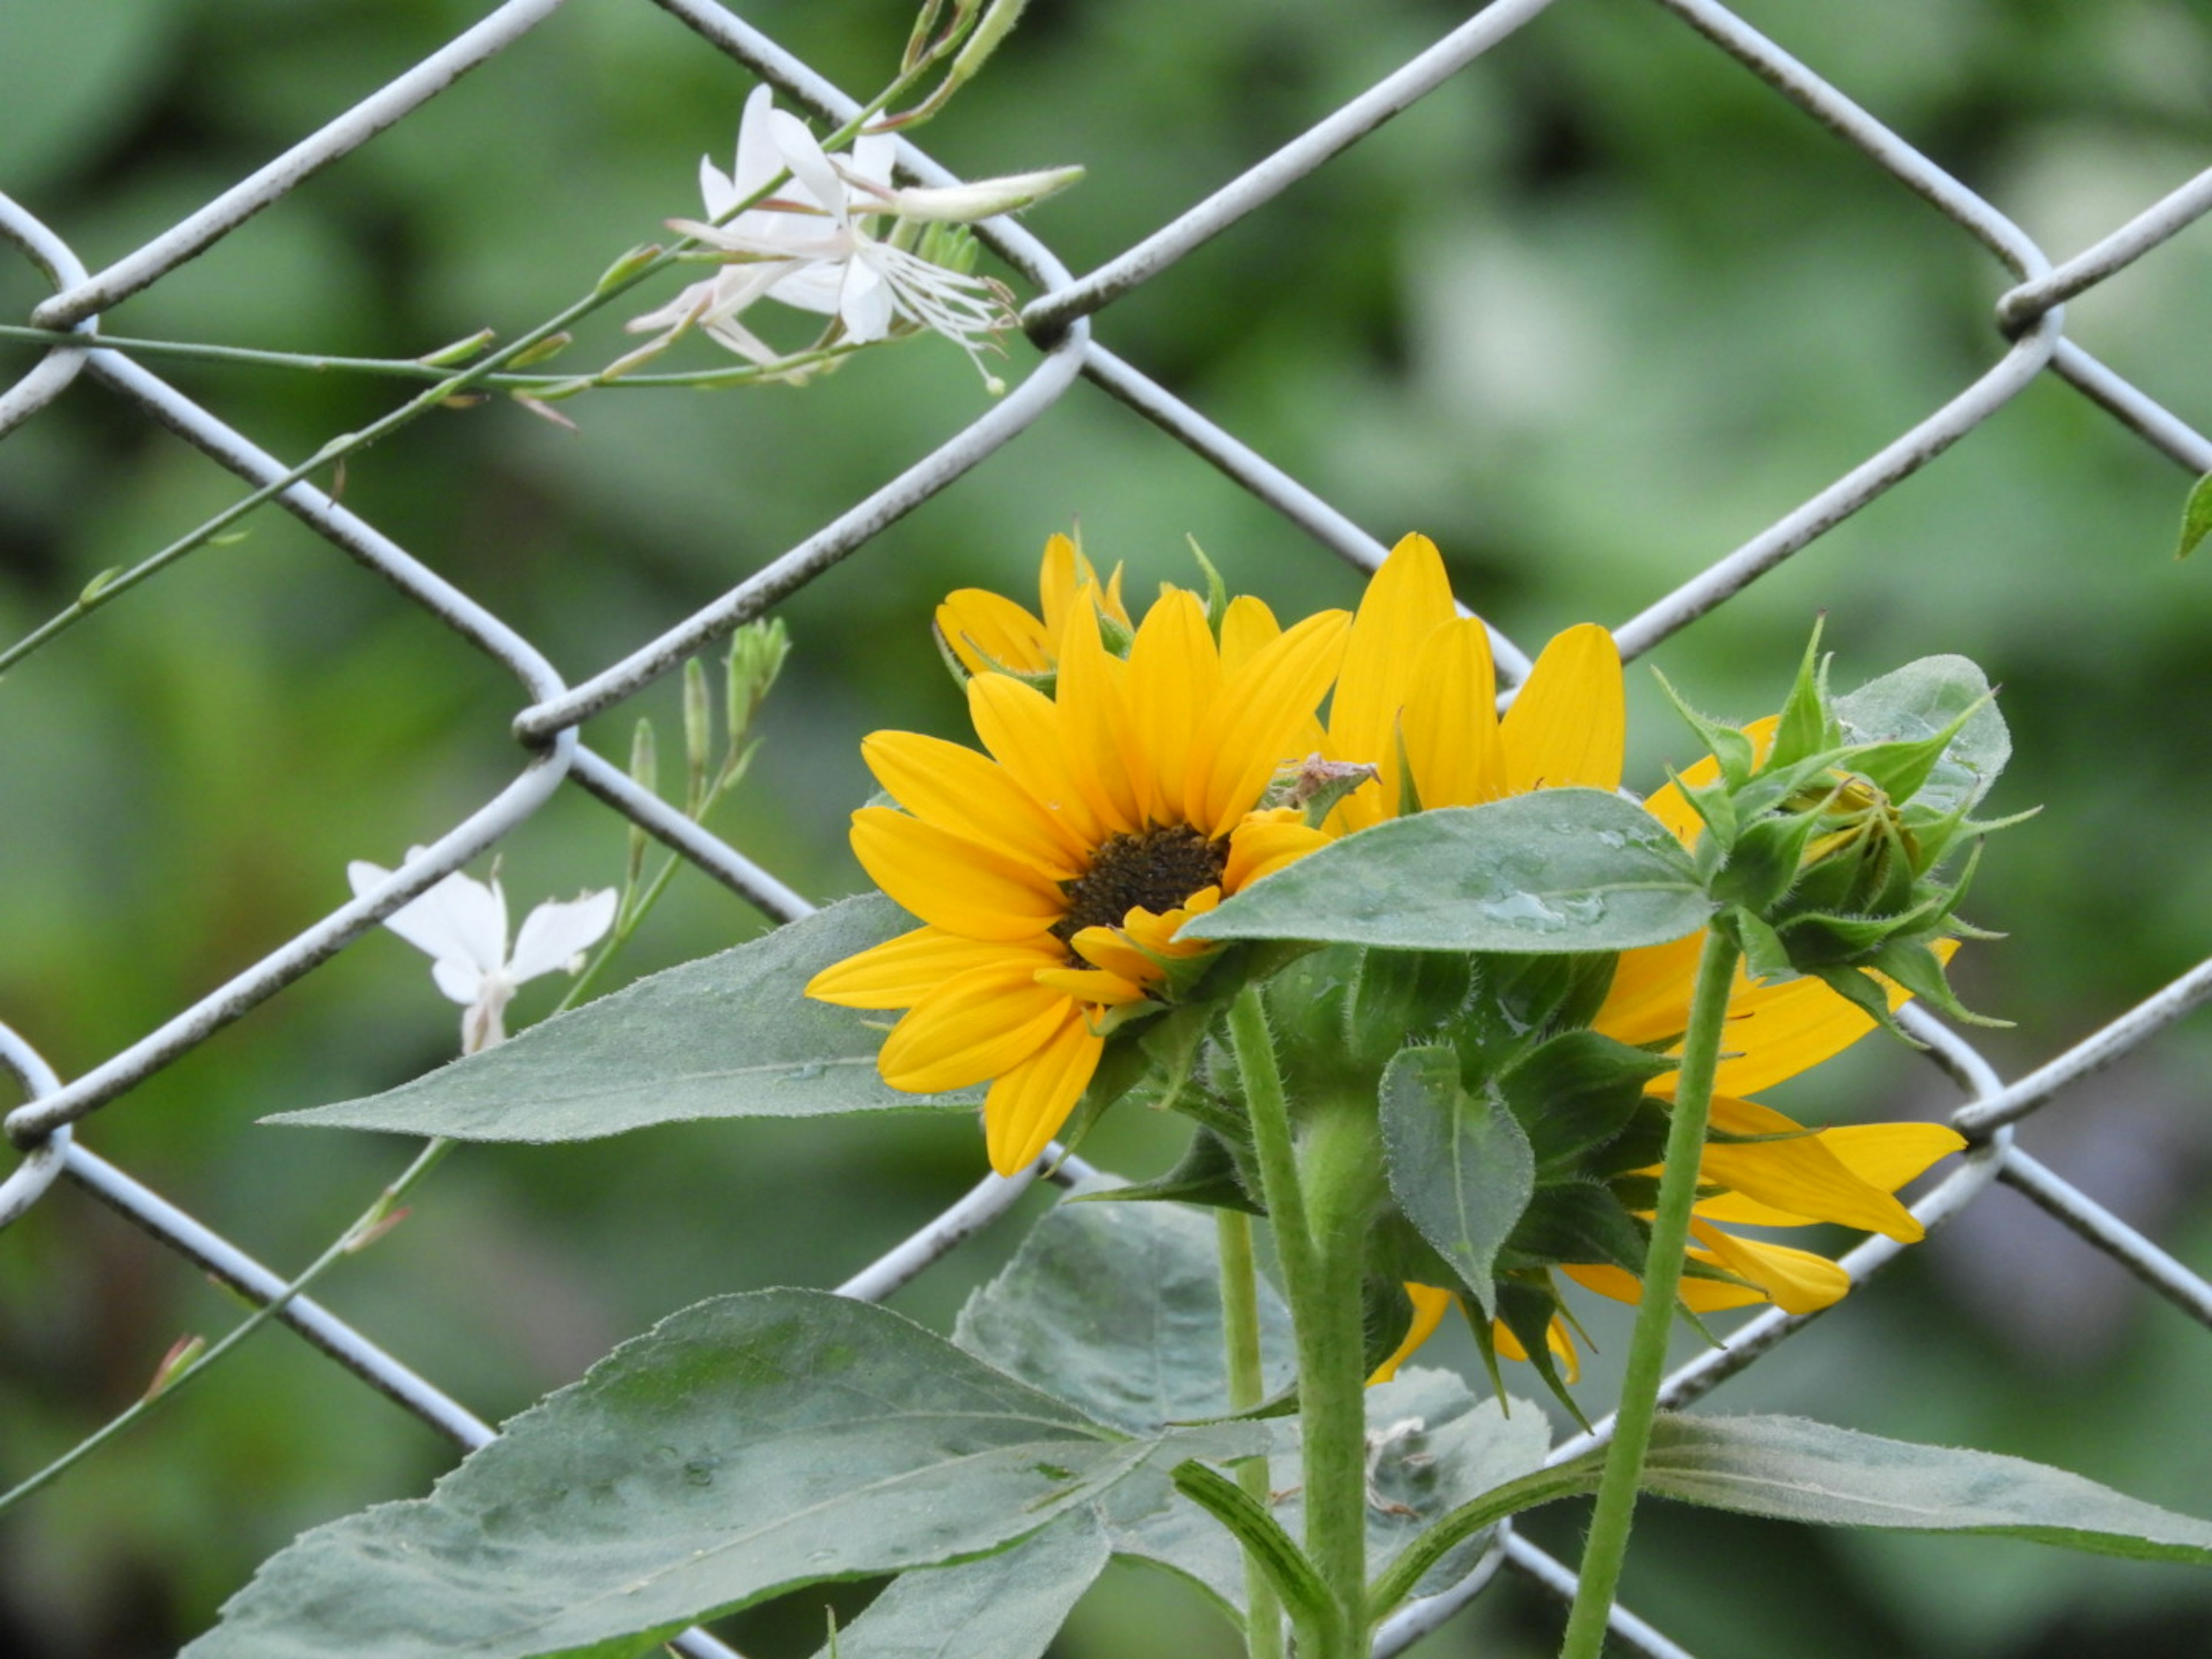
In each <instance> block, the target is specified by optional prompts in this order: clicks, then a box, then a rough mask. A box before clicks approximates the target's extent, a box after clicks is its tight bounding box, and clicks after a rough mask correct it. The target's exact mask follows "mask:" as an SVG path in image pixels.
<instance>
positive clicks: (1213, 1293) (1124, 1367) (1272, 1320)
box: [955, 1204, 1550, 1617]
mask: <svg viewBox="0 0 2212 1659" xmlns="http://www.w3.org/2000/svg"><path fill="white" fill-rule="evenodd" d="M1218 1281H1219V1268H1218V1265H1217V1257H1216V1255H1215V1246H1214V1225H1213V1222H1212V1219H1211V1218H1207V1217H1201V1216H1199V1215H1196V1214H1194V1213H1192V1212H1190V1211H1188V1210H1186V1209H1183V1208H1182V1207H1181V1206H1177V1205H1174V1204H1070V1205H1064V1206H1061V1207H1060V1208H1059V1209H1057V1210H1054V1211H1053V1212H1050V1213H1048V1215H1046V1216H1045V1217H1044V1218H1042V1220H1041V1221H1040V1222H1039V1223H1038V1225H1037V1226H1036V1230H1035V1231H1033V1232H1032V1233H1031V1234H1030V1237H1029V1239H1028V1240H1027V1241H1026V1242H1025V1243H1024V1245H1023V1247H1022V1249H1021V1251H1020V1252H1019V1254H1018V1255H1016V1256H1015V1258H1014V1260H1013V1261H1012V1263H1010V1264H1009V1265H1008V1266H1007V1267H1006V1271H1005V1272H1004V1273H1000V1275H999V1277H998V1278H997V1279H994V1280H993V1281H992V1282H991V1283H990V1284H989V1285H986V1286H984V1287H983V1288H982V1289H981V1290H980V1291H977V1292H976V1293H975V1296H973V1297H970V1298H969V1304H968V1306H967V1308H966V1309H965V1310H963V1312H962V1314H961V1316H960V1322H959V1325H958V1327H957V1332H956V1335H955V1340H957V1341H958V1342H959V1343H960V1344H961V1345H962V1346H964V1347H966V1348H967V1349H968V1350H969V1352H973V1353H975V1354H977V1355H979V1356H980V1357H981V1358H985V1359H987V1360H989V1361H990V1362H991V1363H992V1364H994V1365H997V1366H999V1367H1000V1368H1001V1369H1003V1370H1007V1371H1010V1372H1012V1374H1013V1375H1014V1376H1018V1377H1020V1378H1021V1379H1022V1380H1023V1381H1024V1382H1028V1383H1034V1384H1036V1386H1037V1387H1039V1388H1042V1389H1048V1390H1049V1391H1051V1392H1052V1393H1054V1394H1055V1395H1060V1396H1061V1397H1063V1398H1066V1399H1068V1400H1072V1401H1074V1402H1076V1403H1077V1404H1079V1405H1080V1406H1081V1407H1083V1408H1084V1409H1085V1411H1086V1412H1088V1413H1091V1414H1092V1415H1094V1416H1096V1417H1098V1418H1100V1419H1103V1420H1105V1421H1108V1422H1112V1423H1116V1424H1119V1425H1121V1426H1123V1427H1125V1428H1130V1429H1137V1430H1144V1429H1147V1428H1151V1427H1153V1426H1154V1425H1158V1424H1160V1423H1163V1422H1165V1421H1169V1420H1171V1419H1176V1418H1190V1417H1196V1416H1202V1415H1206V1414H1210V1413H1218V1412H1220V1411H1221V1410H1223V1409H1224V1407H1225V1402H1226V1401H1227V1398H1228V1380H1227V1371H1226V1365H1225V1360H1224V1358H1223V1357H1222V1334H1221V1301H1220V1291H1219V1287H1218ZM1260 1310H1261V1327H1262V1346H1263V1348H1264V1349H1265V1350H1266V1351H1267V1352H1268V1353H1269V1355H1270V1364H1269V1366H1268V1375H1267V1383H1268V1387H1269V1389H1270V1390H1271V1391H1272V1390H1273V1389H1274V1388H1276V1387H1277V1386H1279V1385H1280V1384H1282V1383H1287V1382H1288V1380H1289V1377H1290V1364H1289V1360H1288V1357H1287V1356H1288V1355H1289V1352H1290V1347H1291V1339H1290V1322H1289V1315H1288V1313H1287V1312H1286V1310H1285V1309H1284V1306H1283V1304H1282V1300H1281V1298H1280V1297H1278V1296H1277V1295H1276V1293H1275V1291H1274V1290H1273V1287H1272V1286H1270V1285H1267V1284H1266V1283H1265V1282H1264V1281H1262V1283H1261V1286H1260ZM1367 1410H1368V1419H1369V1421H1370V1423H1371V1424H1372V1425H1374V1428H1375V1430H1376V1432H1377V1433H1378V1434H1380V1433H1383V1432H1385V1431H1389V1430H1390V1429H1391V1428H1393V1427H1394V1426H1395V1427H1396V1428H1397V1430H1398V1433H1397V1435H1396V1437H1395V1438H1393V1439H1391V1440H1390V1441H1389V1443H1388V1444H1386V1445H1383V1446H1382V1447H1381V1448H1380V1449H1378V1451H1377V1454H1376V1462H1375V1478H1374V1485H1375V1488H1376V1495H1377V1496H1378V1497H1379V1498H1382V1499H1383V1503H1382V1504H1381V1505H1380V1506H1377V1507H1372V1508H1370V1510H1369V1511H1368V1517H1367V1520H1368V1553H1369V1555H1370V1559H1372V1561H1373V1563H1374V1565H1376V1568H1377V1570H1380V1569H1381V1567H1382V1566H1383V1565H1384V1564H1386V1563H1387V1562H1389V1560H1390V1559H1393V1558H1394V1557H1395V1556H1396V1555H1397V1554H1398V1553H1399V1552H1400V1551H1401V1550H1402V1549H1403V1548H1404V1547H1405V1546H1406V1545H1407V1542H1408V1541H1411V1539H1412V1538H1413V1535H1414V1534H1416V1533H1418V1532H1419V1530H1420V1529H1421V1528H1422V1527H1424V1526H1425V1525H1426V1524H1427V1523H1428V1522H1430V1521H1432V1520H1434V1519H1436V1518H1437V1516H1442V1515H1443V1514H1445V1513H1447V1512H1449V1510H1453V1509H1455V1508H1456V1507H1458V1506H1459V1505H1460V1504H1463V1503H1465V1502H1467V1501H1468V1499H1469V1498H1473V1497H1474V1496H1475V1495H1476V1494H1477V1493H1479V1492H1486V1491H1489V1490H1490V1489H1491V1488H1492V1487H1493V1486H1499V1485H1502V1484H1503V1483H1504V1482H1505V1481H1508V1480H1512V1479H1513V1478H1514V1477H1516V1476H1517V1475H1520V1474H1525V1473H1527V1472H1528V1470H1530V1469H1533V1468H1535V1467H1536V1466H1537V1465H1538V1464H1539V1463H1541V1462H1542V1461H1543V1457H1544V1453H1545V1450H1546V1449H1547V1446H1548V1445H1549V1443H1550V1435H1549V1432H1548V1430H1547V1426H1546V1424H1545V1419H1544V1415H1543V1413H1541V1411H1538V1410H1537V1409H1536V1408H1535V1407H1533V1406H1527V1405H1520V1406H1518V1407H1516V1410H1515V1412H1514V1413H1513V1415H1512V1417H1511V1418H1510V1419H1508V1418H1507V1417H1506V1416H1505V1415H1504V1413H1502V1412H1501V1411H1500V1410H1499V1409H1498V1406H1497V1405H1496V1404H1495V1403H1493V1402H1491V1401H1484V1402H1482V1403H1480V1404H1478V1403H1476V1401H1475V1400H1474V1396H1473V1395H1470V1394H1469V1393H1468V1389H1467V1385H1466V1384H1465V1383H1462V1381H1461V1380H1460V1379H1459V1378H1458V1377H1456V1376H1452V1375H1450V1374H1449V1372H1444V1371H1436V1370H1419V1369H1412V1368H1409V1369H1407V1370H1405V1371H1403V1372H1401V1374H1400V1375H1399V1377H1398V1379H1397V1381H1395V1382H1394V1383H1386V1384H1384V1385H1383V1386H1382V1387H1380V1388H1374V1389H1369V1390H1368V1391H1367ZM1414 1425H1418V1426H1414ZM1249 1426H1251V1427H1252V1428H1254V1429H1255V1430H1257V1431H1265V1432H1268V1433H1270V1434H1271V1436H1272V1444H1273V1450H1272V1452H1271V1453H1270V1459H1269V1468H1270V1480H1271V1483H1272V1485H1273V1488H1274V1489H1275V1490H1276V1491H1278V1492H1293V1493H1294V1492H1295V1489H1296V1488H1297V1486H1298V1484H1299V1482H1300V1481H1301V1480H1303V1479H1304V1477H1303V1475H1302V1474H1300V1473H1299V1452H1298V1436H1297V1424H1296V1422H1294V1421H1277V1422H1274V1423H1272V1424H1268V1425H1249ZM1097 1508H1098V1510H1099V1512H1100V1514H1101V1515H1102V1516H1103V1517H1104V1519H1105V1521H1106V1523H1107V1528H1108V1532H1109V1537H1110V1539H1111V1541H1112V1544H1113V1548H1114V1551H1115V1553H1116V1554H1119V1555H1125V1556H1131V1557H1133V1558H1136V1559H1141V1560H1147V1561H1152V1562H1154V1563H1156V1564H1158V1565H1161V1566H1164V1567H1167V1568H1169V1569H1170V1570H1171V1571H1176V1572H1179V1573H1181V1574H1182V1575H1183V1576H1184V1577H1188V1578H1189V1579H1190V1580H1192V1581H1193V1582H1194V1583H1196V1584H1198V1585H1199V1586H1200V1588H1201V1589H1205V1590H1206V1591H1207V1592H1209V1593H1210V1594H1211V1595H1212V1596H1213V1597H1214V1598H1215V1599H1216V1600H1217V1601H1218V1602H1219V1603H1220V1605H1221V1606H1222V1607H1223V1608H1224V1609H1225V1610H1226V1611H1227V1612H1228V1613H1230V1614H1231V1616H1232V1617H1241V1616H1242V1611H1241V1610H1242V1607H1243V1600H1244V1560H1243V1553H1242V1551H1241V1550H1240V1549H1239V1547H1238V1546H1237V1540H1236V1539H1235V1538H1234V1537H1233V1536H1232V1535H1231V1534H1230V1533H1229V1532H1228V1531H1227V1530H1226V1529H1225V1528H1224V1527H1223V1526H1222V1525H1221V1523H1220V1522H1218V1521H1216V1520H1215V1519H1214V1518H1213V1517H1212V1516H1210V1515H1207V1514H1206V1512H1205V1511H1204V1510H1201V1509H1200V1507H1199V1506H1198V1505H1197V1504H1194V1503H1192V1502H1191V1501H1190V1499H1188V1498H1185V1497H1184V1496H1183V1495H1182V1493H1181V1492H1177V1491H1176V1489H1175V1486H1174V1483H1173V1481H1172V1480H1171V1479H1170V1472H1169V1471H1168V1470H1167V1469H1165V1468H1163V1467H1162V1466H1161V1464H1160V1463H1159V1462H1158V1460H1157V1459H1155V1460H1154V1461H1153V1462H1151V1463H1148V1464H1147V1465H1146V1467H1144V1468H1141V1469H1139V1470H1136V1471H1134V1472H1133V1474H1131V1475H1130V1476H1129V1478H1127V1479H1126V1480H1121V1481H1120V1482H1118V1483H1117V1484H1115V1486H1113V1488H1112V1489H1111V1490H1110V1491H1108V1492H1105V1493H1104V1494H1103V1496H1102V1497H1100V1498H1098V1499H1097ZM1274 1515H1275V1518H1276V1519H1277V1520H1278V1521H1279V1522H1282V1524H1283V1526H1284V1528H1285V1530H1286V1531H1288V1532H1289V1533H1290V1534H1291V1537H1293V1538H1297V1537H1300V1536H1302V1535H1303V1533H1304V1525H1305V1519H1304V1506H1303V1504H1302V1503H1301V1502H1300V1500H1299V1499H1298V1498H1297V1497H1296V1496H1295V1495H1293V1496H1291V1497H1290V1498H1285V1500H1284V1501H1282V1502H1281V1503H1279V1504H1276V1505H1275V1506H1274ZM1479 1544H1480V1541H1476V1542H1475V1543H1474V1544H1470V1545H1469V1546H1468V1548H1474V1547H1479ZM1463 1556H1464V1552H1462V1555H1461V1556H1460V1557H1455V1558H1454V1559H1450V1560H1447V1561H1446V1562H1445V1564H1444V1565H1443V1568H1442V1569H1440V1570H1439V1573H1438V1574H1437V1577H1442V1576H1443V1575H1444V1574H1448V1573H1449V1571H1450V1570H1451V1569H1452V1567H1453V1566H1454V1565H1456V1562H1457V1561H1458V1560H1459V1559H1463Z"/></svg>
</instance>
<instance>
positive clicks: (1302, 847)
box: [1221, 807, 1332, 893]
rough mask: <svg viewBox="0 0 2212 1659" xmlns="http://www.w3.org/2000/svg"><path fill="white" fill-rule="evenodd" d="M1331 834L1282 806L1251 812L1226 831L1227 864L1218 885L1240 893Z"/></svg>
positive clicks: (1323, 843)
mask: <svg viewBox="0 0 2212 1659" xmlns="http://www.w3.org/2000/svg"><path fill="white" fill-rule="evenodd" d="M1331 839H1332V837H1331V836H1329V834H1328V832H1327V831H1326V830H1322V829H1315V828H1314V827H1313V826H1312V825H1310V824H1309V823H1307V822H1306V821H1305V820H1304V817H1300V816H1299V814H1297V812H1295V811H1291V809H1290V808H1288V807H1285V808H1284V809H1282V811H1279V812H1267V813H1259V812H1255V813H1253V814H1252V815H1251V816H1250V817H1247V818H1246V819H1245V820H1244V822H1243V823H1240V824H1238V825H1237V827H1236V829H1232V830H1231V831H1230V834H1229V864H1228V866H1227V867H1226V868H1225V869H1224V870H1223V871H1222V872H1221V884H1222V886H1223V888H1224V889H1225V890H1227V891H1229V892H1231V893H1241V892H1243V890H1245V889H1246V888H1247V887H1249V886H1250V885H1251V884H1253V883H1254V882H1255V881H1257V880H1259V879H1260V878H1261V877H1262V876H1272V875H1273V874H1274V873H1275V872H1276V871H1278V870H1279V869H1281V868H1282V867H1283V866H1285V865H1286V864H1296V863H1297V861H1298V860H1300V859H1302V858H1304V856H1305V855H1306V854H1309V853H1310V852H1313V851H1314V850H1316V848H1322V847H1326V846H1328V843H1329V842H1330V841H1331Z"/></svg>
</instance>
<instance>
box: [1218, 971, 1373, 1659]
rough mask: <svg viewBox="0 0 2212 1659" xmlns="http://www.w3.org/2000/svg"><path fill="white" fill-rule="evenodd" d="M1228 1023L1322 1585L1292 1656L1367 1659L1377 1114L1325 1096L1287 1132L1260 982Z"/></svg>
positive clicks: (1308, 1546)
mask: <svg viewBox="0 0 2212 1659" xmlns="http://www.w3.org/2000/svg"><path fill="white" fill-rule="evenodd" d="M1229 1030H1230V1036H1231V1040H1232V1041H1233V1042H1234V1043H1235V1046H1236V1051H1237V1071H1238V1073H1239V1075H1240V1076H1241V1077H1242V1079H1243V1085H1244V1099H1245V1106H1246V1109H1247V1111H1248V1112H1249V1115H1250V1118H1251V1123H1252V1140H1253V1146H1254V1149H1255V1152H1256V1153H1257V1155H1258V1159H1259V1164H1260V1179H1261V1186H1262V1187H1263V1188H1265V1198H1266V1201H1267V1213H1268V1215H1269V1217H1270V1218H1272V1220H1273V1224H1274V1232H1275V1253H1276V1255H1277V1256H1278V1257H1279V1259H1280V1260H1281V1261H1282V1264H1283V1288H1284V1290H1285V1293H1286V1295H1287V1297H1288V1298H1289V1301H1290V1304H1291V1322H1292V1324H1293V1326H1294V1327H1295V1328H1296V1331H1297V1348H1298V1418H1299V1425H1300V1429H1301V1434H1302V1439H1303V1442H1304V1494H1305V1506H1306V1536H1305V1550H1306V1554H1307V1557H1308V1559H1310V1560H1311V1561H1312V1563H1313V1565H1314V1568H1315V1571H1316V1572H1317V1573H1318V1574H1319V1575H1320V1577H1321V1579H1322V1583H1323V1584H1325V1585H1326V1586H1327V1587H1328V1592H1329V1605H1328V1607H1326V1608H1325V1609H1323V1610H1322V1613H1320V1614H1319V1615H1318V1616H1317V1617H1313V1618H1307V1617H1300V1618H1299V1619H1298V1630H1297V1651H1298V1656H1299V1659H1364V1655H1365V1653H1366V1651H1367V1611H1366V1608H1367V1399H1366V1395H1367V1368H1366V1347H1367V1344H1366V1332H1365V1328H1364V1323H1363V1322H1362V1319H1361V1311H1360V1289H1361V1282H1362V1279H1364V1264H1365V1260H1366V1249H1367V1230H1368V1226H1369V1225H1370V1222H1371V1221H1372V1219H1373V1214H1374V1207H1375V1203H1376V1197H1377V1195H1378V1194H1379V1193H1380V1190H1381V1182H1382V1178H1383V1176H1382V1169H1383V1160H1382V1149H1381V1147H1380V1146H1379V1145H1378V1144H1377V1139H1376V1136H1377V1131H1376V1124H1375V1116H1374V1112H1373V1110H1372V1109H1371V1107H1370V1106H1368V1104H1367V1103H1365V1102H1363V1101H1348V1102H1342V1103H1328V1109H1322V1110H1319V1111H1316V1112H1312V1113H1310V1114H1309V1120H1310V1121H1307V1122H1305V1124H1304V1133H1303V1134H1302V1135H1299V1136H1296V1137H1294V1135H1293V1131H1292V1127H1291V1113H1290V1103H1289V1100H1288V1097H1286V1096H1285V1093H1284V1091H1283V1080H1282V1074H1281V1073H1280V1071H1279V1068H1278V1067H1277V1066H1276V1063H1275V1046H1274V1039H1273V1036H1271V1035H1270V1034H1269V1032H1268V1030H1267V1014H1266V1012H1265V1010H1264V1009H1263V1008H1262V1006H1261V1001H1260V993H1259V989H1258V987H1255V986H1249V985H1248V986H1246V987H1244V989H1243V991H1241V992H1239V993H1238V994H1237V1000H1236V1002H1235V1003H1234V1004H1232V1005H1231V1008H1230V1012H1229ZM1309 1104H1312V1103H1309Z"/></svg>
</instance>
